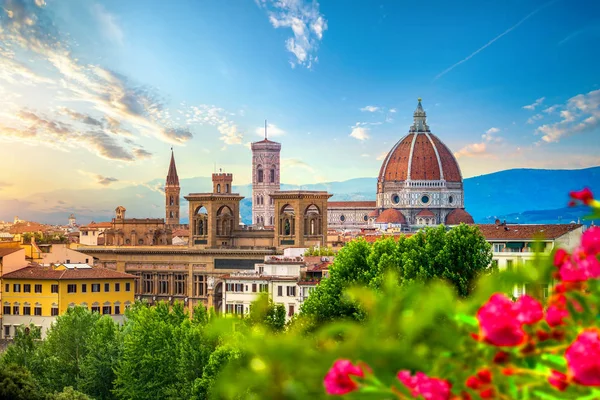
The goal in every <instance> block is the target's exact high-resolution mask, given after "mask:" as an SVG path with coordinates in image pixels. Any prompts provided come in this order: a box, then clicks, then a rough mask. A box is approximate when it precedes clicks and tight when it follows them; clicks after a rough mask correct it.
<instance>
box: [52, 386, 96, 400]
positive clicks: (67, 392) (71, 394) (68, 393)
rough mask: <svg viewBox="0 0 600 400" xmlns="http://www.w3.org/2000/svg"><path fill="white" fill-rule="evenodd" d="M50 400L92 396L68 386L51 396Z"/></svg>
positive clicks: (90, 399) (69, 399) (84, 399)
mask: <svg viewBox="0 0 600 400" xmlns="http://www.w3.org/2000/svg"><path fill="white" fill-rule="evenodd" d="M49 400H92V398H91V397H89V396H88V395H86V394H85V393H81V392H78V391H77V390H75V389H73V387H71V386H67V387H66V388H64V390H63V391H62V392H60V393H56V394H55V395H53V396H50V397H49Z"/></svg>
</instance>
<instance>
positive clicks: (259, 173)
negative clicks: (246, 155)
mask: <svg viewBox="0 0 600 400" xmlns="http://www.w3.org/2000/svg"><path fill="white" fill-rule="evenodd" d="M256 180H257V181H258V182H259V183H262V181H263V169H262V166H261V165H259V166H258V167H257V169H256Z"/></svg>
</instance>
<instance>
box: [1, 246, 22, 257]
mask: <svg viewBox="0 0 600 400" xmlns="http://www.w3.org/2000/svg"><path fill="white" fill-rule="evenodd" d="M19 250H21V248H20V247H0V257H4V256H7V255H9V254H12V253H16V252H17V251H19Z"/></svg>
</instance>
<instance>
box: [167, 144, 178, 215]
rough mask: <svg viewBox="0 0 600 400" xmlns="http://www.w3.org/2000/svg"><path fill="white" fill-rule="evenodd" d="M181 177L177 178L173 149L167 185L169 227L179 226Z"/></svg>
mask: <svg viewBox="0 0 600 400" xmlns="http://www.w3.org/2000/svg"><path fill="white" fill-rule="evenodd" d="M180 190H181V188H180V187H179V177H178V176H177V167H176V166H175V156H174V155H173V148H172V147H171V163H170V164H169V173H168V174H167V181H166V183H165V211H166V218H165V222H166V224H167V226H173V225H179V192H180Z"/></svg>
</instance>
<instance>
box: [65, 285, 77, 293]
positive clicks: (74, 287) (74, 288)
mask: <svg viewBox="0 0 600 400" xmlns="http://www.w3.org/2000/svg"><path fill="white" fill-rule="evenodd" d="M67 293H77V285H76V284H74V283H73V284H69V285H67Z"/></svg>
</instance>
